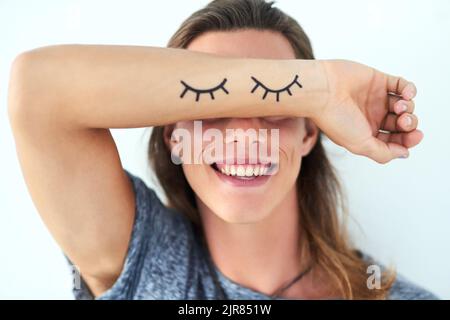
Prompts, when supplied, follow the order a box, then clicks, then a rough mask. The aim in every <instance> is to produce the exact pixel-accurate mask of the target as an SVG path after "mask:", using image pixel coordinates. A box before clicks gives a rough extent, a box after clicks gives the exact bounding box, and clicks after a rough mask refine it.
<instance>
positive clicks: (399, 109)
mask: <svg viewBox="0 0 450 320" xmlns="http://www.w3.org/2000/svg"><path fill="white" fill-rule="evenodd" d="M388 99H389V101H388V103H389V112H392V113H396V114H402V113H404V112H409V113H413V112H414V109H415V103H414V101H413V100H409V101H408V100H404V99H402V98H401V97H398V96H394V95H389V97H388Z"/></svg>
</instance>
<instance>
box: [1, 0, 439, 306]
mask: <svg viewBox="0 0 450 320" xmlns="http://www.w3.org/2000/svg"><path fill="white" fill-rule="evenodd" d="M416 91H417V90H416V87H415V86H414V84H413V83H412V82H410V81H407V80H405V79H403V78H402V77H398V76H393V75H389V74H387V73H384V72H381V71H378V70H376V69H374V68H371V67H369V66H366V65H363V64H360V63H356V62H352V61H347V60H315V59H314V55H313V51H312V47H311V43H310V41H309V39H308V37H307V35H306V34H305V33H304V31H303V29H302V28H301V27H300V25H299V24H298V23H297V22H296V21H295V20H294V19H293V18H291V17H290V16H288V15H287V14H285V13H283V12H282V11H281V10H279V9H278V8H276V7H275V6H273V3H271V2H265V1H263V0H215V1H212V2H210V3H209V4H208V5H207V6H206V7H205V8H203V9H201V10H199V11H197V12H195V13H194V14H193V15H191V16H190V17H189V18H188V19H187V20H186V21H185V22H184V23H183V24H182V25H181V27H180V28H179V29H178V31H177V32H176V33H175V34H174V35H173V37H172V38H171V40H170V42H169V45H168V48H159V47H150V46H117V45H76V44H67V45H55V46H46V47H41V48H36V49H33V50H30V51H27V52H24V53H22V54H20V55H19V56H18V57H17V58H16V59H15V61H14V63H13V66H12V72H11V80H10V88H9V100H8V101H9V103H8V104H9V108H8V110H9V118H10V122H11V126H12V130H13V133H14V137H15V142H16V146H17V152H18V157H19V160H20V164H21V168H22V170H23V174H24V177H25V180H26V183H27V186H28V189H29V192H30V194H31V196H32V199H33V201H34V204H35V206H36V207H37V209H38V211H39V214H40V215H41V217H42V219H43V221H44V222H45V224H46V226H47V227H48V229H49V231H50V232H51V234H52V236H53V237H54V238H55V239H56V241H57V243H58V244H59V245H60V247H61V248H62V250H63V252H64V254H65V256H66V257H67V259H68V260H69V261H70V263H73V264H74V265H76V267H77V268H78V270H79V271H80V274H81V279H82V281H81V287H80V288H74V294H75V297H76V298H78V299H92V298H96V299H335V298H337V299H434V298H435V296H434V295H433V294H432V293H430V292H428V291H426V290H425V289H423V288H421V287H419V286H417V285H415V284H413V283H412V282H410V281H409V280H407V279H406V278H404V277H402V276H401V275H396V274H395V272H394V271H393V270H392V269H389V268H386V267H384V266H382V265H380V264H379V263H378V262H377V261H376V260H375V259H373V258H372V257H371V256H369V255H367V254H366V253H364V252H362V251H361V250H359V249H358V247H357V246H356V245H352V244H351V243H350V241H349V240H348V235H347V231H346V225H345V210H344V209H343V208H344V204H345V203H344V198H343V196H342V193H341V189H340V187H339V182H338V179H337V177H336V174H335V172H334V169H333V167H332V165H331V163H330V161H329V159H328V157H327V155H326V152H325V150H324V148H323V145H322V137H321V135H322V134H325V135H327V136H328V137H329V138H330V139H331V140H332V141H333V142H335V143H336V144H338V145H340V146H343V147H344V148H346V149H348V150H349V151H351V152H352V153H354V154H356V155H362V156H366V157H369V158H371V159H373V160H374V161H376V162H378V163H380V164H385V163H387V162H389V161H391V160H394V159H397V158H404V157H408V155H409V149H410V148H412V147H414V146H415V145H417V144H418V143H420V141H421V139H422V137H423V134H422V132H421V131H419V130H418V129H417V126H418V118H417V116H416V115H415V114H414V98H415V96H416ZM197 120H198V121H200V120H201V121H202V122H201V124H202V128H201V131H202V132H205V131H207V130H208V129H215V130H216V132H217V131H218V132H219V133H221V134H222V143H223V145H225V146H229V147H230V148H232V149H233V150H235V148H237V147H238V144H239V143H241V144H240V145H241V147H242V146H243V149H244V150H245V151H248V150H249V149H250V146H251V145H257V146H259V147H261V148H262V147H263V146H264V145H265V146H269V145H271V144H272V141H273V144H274V146H275V147H276V149H275V150H276V152H275V153H273V154H269V155H268V156H267V158H266V159H262V158H258V157H256V158H254V157H253V158H252V157H250V156H248V153H245V156H244V157H243V158H239V157H238V156H237V154H238V153H235V154H234V155H233V156H231V157H230V156H229V155H228V154H225V153H220V152H218V153H217V155H216V157H217V158H215V161H213V162H207V161H205V162H201V163H197V162H196V161H195V160H196V159H194V158H196V157H198V156H199V155H200V157H202V156H204V155H205V154H206V151H207V148H206V146H207V143H206V142H205V141H202V142H201V144H200V151H199V154H197V155H195V154H194V155H192V154H191V153H189V152H188V151H187V150H183V152H179V153H178V154H177V153H176V152H174V149H175V148H178V147H179V146H180V139H181V135H180V134H179V133H180V132H181V133H189V134H192V135H191V137H192V136H194V135H195V124H196V123H198V122H197ZM137 127H153V130H152V134H151V137H150V141H149V150H148V154H149V159H150V163H151V165H152V168H153V169H154V172H155V174H156V176H157V178H158V181H159V183H160V185H161V187H162V189H163V191H164V195H165V196H166V198H167V201H166V202H165V203H163V201H161V200H160V199H159V197H158V196H157V194H156V192H155V190H153V189H151V188H149V187H148V186H147V185H146V184H145V183H144V182H143V180H141V178H139V177H137V176H135V175H134V174H132V173H130V172H129V171H127V170H126V169H124V168H123V167H122V164H121V161H120V158H119V154H118V151H117V148H116V145H115V143H114V140H113V138H112V136H111V133H110V130H109V129H111V128H137ZM234 129H235V130H234ZM239 129H240V130H241V131H239ZM249 129H254V130H259V129H266V130H268V132H269V134H268V135H266V137H265V138H262V136H263V135H258V136H257V137H256V138H255V137H254V136H251V135H245V132H246V130H249ZM177 130H178V131H177ZM227 130H231V131H232V132H233V134H232V135H231V136H230V135H229V134H228V131H227ZM274 130H277V131H274ZM272 137H278V139H274V140H272ZM242 141H244V143H242ZM184 142H192V141H191V140H189V138H187V140H186V138H185V141H184ZM241 149H242V148H241ZM218 150H219V149H218ZM275 156H276V157H275ZM176 159H178V160H181V161H180V162H181V164H177V163H175V160H176ZM252 161H253V162H252ZM274 168H275V169H274ZM373 266H375V267H376V266H379V267H380V273H379V274H378V278H377V279H375V280H379V281H378V282H377V281H374V282H370V281H369V277H370V276H371V275H370V274H368V270H369V268H371V267H373ZM371 284H372V285H371Z"/></svg>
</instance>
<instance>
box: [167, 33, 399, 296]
mask: <svg viewBox="0 0 450 320" xmlns="http://www.w3.org/2000/svg"><path fill="white" fill-rule="evenodd" d="M267 43H271V44H272V45H271V46H267ZM187 49H189V50H193V51H198V52H205V53H212V54H217V55H222V56H229V57H250V58H263V59H295V53H294V51H293V49H292V47H291V45H290V43H289V42H288V41H287V39H286V38H285V37H283V36H282V35H281V34H279V33H275V32H261V31H254V30H246V31H237V32H208V33H205V34H203V35H201V36H199V37H197V38H196V39H195V40H194V41H193V42H191V43H190V45H189V47H188V48H187ZM362 122H363V121H362ZM399 123H400V125H402V124H403V122H402V121H399ZM389 125H390V124H389ZM209 127H214V128H217V129H219V130H221V132H222V134H223V135H224V136H225V129H227V128H228V129H230V128H232V129H238V128H240V129H244V130H246V129H248V128H253V129H255V130H258V129H261V128H265V129H268V130H270V129H273V128H277V129H279V130H280V148H279V159H280V169H279V170H278V172H277V173H276V174H275V175H273V176H271V178H270V179H269V181H268V182H267V183H265V184H264V185H263V186H261V187H249V188H241V187H235V186H230V185H228V184H227V183H224V182H223V181H222V180H221V179H219V178H218V177H217V174H216V173H215V172H214V169H212V168H211V166H210V165H208V164H196V165H192V164H183V165H182V167H183V172H184V174H185V176H186V178H187V180H188V182H189V184H190V186H191V187H192V189H193V190H194V192H195V194H196V199H197V203H198V207H199V211H200V215H201V217H202V223H203V226H204V230H205V234H206V237H207V242H208V247H209V249H210V252H211V255H212V258H213V261H214V262H215V264H216V266H217V267H218V268H219V270H221V272H222V273H223V274H225V275H226V276H228V277H229V278H231V279H232V280H234V281H235V282H237V283H240V284H243V285H245V286H247V287H249V288H252V289H254V290H257V291H259V292H263V293H265V294H272V293H273V292H275V291H276V290H277V289H278V288H280V287H281V285H283V284H285V283H288V282H289V280H290V279H292V278H294V277H295V276H296V275H297V274H298V273H299V271H298V270H302V268H303V269H304V268H305V267H306V265H307V260H306V259H305V261H302V260H301V257H302V255H303V257H306V256H307V255H308V253H307V252H302V250H301V248H302V245H301V242H300V241H299V229H300V227H299V221H298V215H299V212H298V199H297V196H296V185H295V182H296V180H297V179H298V178H299V172H300V168H301V162H302V158H303V157H304V156H306V155H308V153H309V152H310V150H311V149H312V147H313V146H314V144H315V143H316V141H317V136H318V132H319V130H318V128H317V126H316V125H315V124H314V123H313V122H312V121H311V120H310V119H306V118H303V117H299V118H293V117H284V118H283V117H259V118H246V119H241V118H225V119H219V120H216V121H213V122H212V121H209V122H208V121H205V122H204V124H203V128H204V130H206V129H208V128H209ZM175 128H183V129H187V130H188V131H190V132H191V134H192V135H193V134H194V132H193V122H190V121H183V122H178V123H177V124H176V126H175ZM364 130H367V129H364ZM166 135H167V138H168V137H169V133H166ZM231 143H234V142H231ZM171 144H172V146H173V144H174V143H173V142H171ZM246 146H247V147H248V143H247V145H246ZM245 151H247V150H245ZM247 154H248V151H247ZM300 179H301V176H300ZM269 194H270V197H268V196H267V195H269ZM280 230H283V233H282V234H283V236H280ZM243 244H245V245H243ZM248 270H252V272H248ZM319 272H320V270H315V272H314V273H313V274H314V276H313V274H309V275H308V276H307V277H305V278H303V280H302V281H301V282H298V283H297V284H296V285H294V286H292V287H291V288H290V289H289V290H287V291H286V292H284V296H286V297H296V298H312V297H317V294H318V293H319V292H320V291H321V290H320V289H319V287H323V288H322V291H324V290H325V288H324V287H325V286H324V285H323V284H319V283H317V282H316V283H314V282H313V278H314V277H317V273H319ZM305 283H306V285H305ZM322 294H323V295H325V294H326V293H325V292H322Z"/></svg>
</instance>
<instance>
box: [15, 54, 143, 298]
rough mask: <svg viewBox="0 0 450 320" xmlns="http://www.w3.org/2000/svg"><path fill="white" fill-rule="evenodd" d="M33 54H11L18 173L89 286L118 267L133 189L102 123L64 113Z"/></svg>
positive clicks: (105, 281) (100, 283) (104, 284)
mask: <svg viewBox="0 0 450 320" xmlns="http://www.w3.org/2000/svg"><path fill="white" fill-rule="evenodd" d="M33 68H38V65H37V63H36V61H33V58H30V57H28V56H27V55H23V54H22V55H21V56H19V57H18V58H17V59H16V61H15V62H14V65H13V68H12V72H11V81H10V88H9V98H8V108H9V110H8V111H9V117H10V122H11V127H12V129H13V133H14V138H15V142H16V148H17V154H18V158H19V161H20V165H21V168H22V171H23V175H24V178H25V181H26V184H27V187H28V189H29V192H30V194H31V197H32V199H33V202H34V204H35V206H36V208H37V210H38V212H39V214H40V215H41V217H42V219H43V221H44V223H45V224H46V226H47V227H48V229H49V230H50V232H51V234H52V235H53V237H54V238H55V239H56V241H57V242H58V244H59V245H60V246H61V248H62V249H63V251H64V252H65V254H66V255H67V256H68V257H69V258H70V260H71V261H72V262H73V263H74V264H76V265H77V266H78V268H79V269H80V271H81V274H82V276H83V277H84V279H85V280H86V281H87V283H88V284H89V286H90V287H91V289H92V291H93V292H94V294H99V293H101V292H102V291H104V290H106V289H107V288H108V286H110V285H111V284H112V283H113V282H114V280H115V278H116V277H117V276H118V275H119V273H120V271H121V269H122V265H123V261H124V258H125V255H126V252H127V248H128V243H129V240H130V235H131V230H132V226H133V219H134V213H135V212H134V210H135V209H134V208H135V203H134V201H135V200H134V193H133V187H132V185H131V182H130V180H129V179H128V177H127V176H126V174H125V172H124V170H123V168H122V165H121V162H120V158H119V154H118V151H117V148H116V145H115V143H114V140H113V138H112V136H111V133H110V131H109V130H108V129H95V128H81V127H77V126H75V125H73V126H72V125H71V122H70V119H65V118H64V110H63V106H61V105H56V104H55V103H54V102H55V101H56V99H54V98H55V96H57V94H58V93H57V92H52V90H51V89H52V88H51V87H46V84H45V81H46V79H45V77H43V76H42V73H40V72H37V71H36V70H34V71H33V70H32V69H33Z"/></svg>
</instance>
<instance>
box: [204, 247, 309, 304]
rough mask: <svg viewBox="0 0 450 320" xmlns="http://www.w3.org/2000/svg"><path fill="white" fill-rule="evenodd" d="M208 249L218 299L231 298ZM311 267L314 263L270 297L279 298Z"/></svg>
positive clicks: (210, 269)
mask: <svg viewBox="0 0 450 320" xmlns="http://www.w3.org/2000/svg"><path fill="white" fill-rule="evenodd" d="M206 251H207V253H206V256H207V266H208V269H209V272H210V274H211V277H212V278H213V281H214V285H215V287H216V289H217V291H218V296H219V298H218V300H229V299H228V296H227V293H226V292H225V290H224V289H223V287H222V285H221V284H220V281H219V278H218V277H217V272H216V270H215V268H214V263H213V261H212V258H211V255H210V254H209V250H207V249H206ZM311 269H312V265H309V266H308V267H307V268H306V269H305V270H303V271H302V272H300V273H299V274H298V275H297V276H295V277H294V278H293V279H292V280H291V281H290V282H289V283H288V284H286V285H285V286H283V287H281V288H280V289H278V290H276V291H275V292H274V293H273V294H271V295H269V297H270V298H272V299H277V298H279V297H280V295H282V294H283V293H284V292H285V291H286V290H287V289H289V288H290V287H292V286H293V285H294V284H295V283H297V282H298V281H300V280H301V279H302V278H303V277H304V276H305V275H306V274H307V273H308V272H309V271H311Z"/></svg>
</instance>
